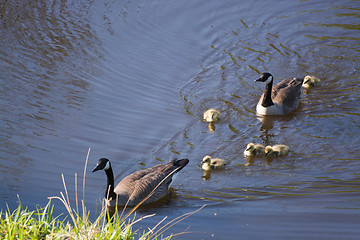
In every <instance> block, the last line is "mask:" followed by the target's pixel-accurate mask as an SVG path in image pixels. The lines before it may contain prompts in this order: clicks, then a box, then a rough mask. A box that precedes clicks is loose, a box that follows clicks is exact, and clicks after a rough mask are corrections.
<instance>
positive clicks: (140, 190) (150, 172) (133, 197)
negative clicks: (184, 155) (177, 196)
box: [92, 158, 189, 206]
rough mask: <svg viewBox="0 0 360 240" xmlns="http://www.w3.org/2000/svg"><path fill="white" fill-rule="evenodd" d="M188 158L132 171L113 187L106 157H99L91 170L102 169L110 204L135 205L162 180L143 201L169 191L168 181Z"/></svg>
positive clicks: (184, 164) (106, 194)
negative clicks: (105, 177) (105, 178)
mask: <svg viewBox="0 0 360 240" xmlns="http://www.w3.org/2000/svg"><path fill="white" fill-rule="evenodd" d="M188 163H189V160H188V159H180V160H176V159H175V160H171V161H170V162H168V163H166V164H159V165H156V166H154V167H151V168H147V169H144V170H141V171H138V172H134V173H132V174H130V175H128V176H127V177H125V178H124V179H123V180H121V181H120V182H119V183H118V185H117V186H116V187H115V188H114V174H113V170H112V168H111V163H110V161H109V159H107V158H101V159H99V161H98V163H97V165H96V167H95V168H94V170H92V172H96V171H98V170H101V169H103V170H104V171H105V173H106V176H107V187H106V191H105V198H106V199H108V200H109V201H110V206H115V205H117V206H125V205H126V204H127V205H128V206H136V205H137V204H138V203H140V202H141V201H142V200H144V199H145V198H146V197H147V196H148V195H149V194H150V193H151V192H152V191H153V190H154V188H155V187H156V186H157V185H158V184H159V183H160V182H161V181H163V182H162V183H161V184H160V185H159V186H158V187H157V188H156V190H155V191H154V192H153V194H152V195H151V196H150V197H149V198H148V199H147V200H146V201H145V202H144V204H146V203H151V202H155V201H157V200H159V199H160V198H162V197H164V196H165V195H166V194H168V193H169V187H170V183H171V182H172V180H173V178H174V177H175V175H176V174H177V173H178V172H179V171H180V170H181V169H182V168H183V167H185V166H186V165H187V164H188Z"/></svg>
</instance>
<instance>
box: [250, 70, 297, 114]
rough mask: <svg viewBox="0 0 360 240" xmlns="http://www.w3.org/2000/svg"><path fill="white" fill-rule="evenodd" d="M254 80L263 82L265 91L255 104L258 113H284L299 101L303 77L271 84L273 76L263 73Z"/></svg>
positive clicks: (292, 108)
mask: <svg viewBox="0 0 360 240" xmlns="http://www.w3.org/2000/svg"><path fill="white" fill-rule="evenodd" d="M255 82H265V83H266V87H265V92H264V93H263V94H262V95H261V97H260V100H259V102H258V104H257V106H256V112H257V113H258V114H260V115H285V114H288V113H290V112H292V111H294V110H295V109H296V108H297V107H298V105H299V102H300V93H301V85H302V82H303V79H300V78H292V79H285V80H282V81H281V82H279V83H278V84H276V85H274V86H273V76H272V75H271V74H270V73H267V72H266V73H263V74H262V75H261V76H260V78H259V79H256V80H255Z"/></svg>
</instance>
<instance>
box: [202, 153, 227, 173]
mask: <svg viewBox="0 0 360 240" xmlns="http://www.w3.org/2000/svg"><path fill="white" fill-rule="evenodd" d="M201 168H202V169H203V170H205V171H209V170H219V169H223V168H225V161H224V160H223V159H221V158H211V157H210V156H205V157H204V158H203V160H202V166H201Z"/></svg>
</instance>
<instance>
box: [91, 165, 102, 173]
mask: <svg viewBox="0 0 360 240" xmlns="http://www.w3.org/2000/svg"><path fill="white" fill-rule="evenodd" d="M98 170H100V169H99V165H97V166H96V167H95V168H94V169H93V170H92V172H96V171H98Z"/></svg>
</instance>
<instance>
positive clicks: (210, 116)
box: [204, 108, 220, 122]
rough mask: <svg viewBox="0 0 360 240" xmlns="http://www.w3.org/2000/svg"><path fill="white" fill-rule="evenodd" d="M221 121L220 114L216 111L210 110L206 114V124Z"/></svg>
mask: <svg viewBox="0 0 360 240" xmlns="http://www.w3.org/2000/svg"><path fill="white" fill-rule="evenodd" d="M219 120H220V112H219V111H218V110H216V109H213V108H210V109H208V110H206V111H205V112H204V121H205V122H217V121H219Z"/></svg>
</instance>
